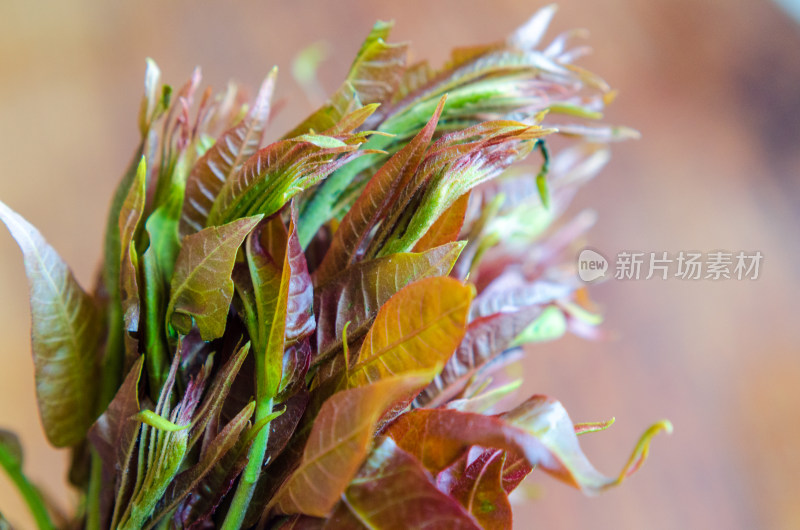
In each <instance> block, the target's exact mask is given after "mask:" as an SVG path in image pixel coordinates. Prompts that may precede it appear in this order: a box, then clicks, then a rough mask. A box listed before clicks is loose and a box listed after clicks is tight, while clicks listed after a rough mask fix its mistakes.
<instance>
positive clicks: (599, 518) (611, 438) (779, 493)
mask: <svg viewBox="0 0 800 530" xmlns="http://www.w3.org/2000/svg"><path fill="white" fill-rule="evenodd" d="M537 7H538V4H537V3H535V2H528V1H499V0H495V1H493V2H464V1H458V0H452V1H430V0H424V1H416V0H414V1H410V0H405V1H404V2H392V3H390V2H355V1H344V0H338V1H336V2H324V3H323V2H319V3H312V2H309V1H305V0H298V1H293V2H285V1H284V2H277V1H276V2H266V1H255V0H248V1H239V2H221V1H218V2H211V1H205V2H197V1H195V2H189V1H188V0H187V1H171V2H163V1H156V0H139V1H137V2H107V1H106V2H91V1H88V0H74V1H72V2H69V3H65V2H24V1H22V0H11V1H9V0H6V1H5V2H2V3H0V162H2V164H1V165H0V198H2V200H3V201H5V202H7V203H8V204H9V205H11V206H12V207H13V208H15V209H17V210H18V211H19V212H20V213H22V214H23V215H24V216H26V217H27V218H28V219H29V220H30V221H31V222H33V223H34V224H35V225H36V226H38V227H39V229H40V230H41V231H42V233H43V234H44V235H45V237H47V238H48V240H49V241H50V242H51V243H52V244H53V245H54V246H55V247H56V248H57V249H58V250H59V252H61V254H62V256H63V257H64V258H65V259H66V260H67V261H68V262H69V263H70V264H71V265H72V267H73V268H74V270H75V272H76V275H77V277H78V278H79V280H80V281H81V282H83V284H84V285H88V284H90V283H91V280H92V277H93V275H94V273H95V270H96V267H97V264H98V261H99V256H100V245H101V240H102V227H103V224H104V218H105V214H106V208H107V205H108V201H109V198H110V196H111V192H112V189H113V187H114V186H115V185H116V182H117V179H118V176H119V174H120V172H121V171H122V169H123V168H124V166H125V165H126V164H127V161H128V158H129V156H130V154H131V152H132V149H133V146H134V142H135V140H136V135H137V131H136V121H135V120H136V113H137V110H138V104H139V97H140V87H141V79H142V73H143V70H144V58H145V57H147V56H151V57H153V58H155V59H156V60H157V61H158V63H159V65H160V66H161V68H162V71H163V72H164V77H165V79H166V80H167V81H168V82H172V83H179V82H181V81H182V80H183V79H184V78H186V77H187V76H188V75H189V74H190V72H191V68H192V67H193V66H194V65H195V64H201V65H202V66H203V70H204V73H205V80H206V82H209V83H211V84H212V85H214V86H216V87H221V86H223V85H224V82H225V80H226V79H228V78H229V77H235V78H237V79H239V80H241V81H243V82H246V83H249V84H250V85H253V86H254V85H256V83H257V82H258V81H259V79H260V78H261V76H263V75H264V74H265V73H266V72H267V71H268V69H269V68H270V67H271V66H272V65H273V64H277V65H278V66H279V67H280V69H281V75H280V80H279V86H280V88H279V91H278V95H279V97H283V98H286V99H287V105H286V107H285V109H284V110H283V112H282V114H281V115H280V116H279V118H278V119H277V120H276V122H275V124H274V127H273V129H272V132H273V134H275V135H277V134H278V133H279V132H280V131H281V130H282V129H285V128H286V127H287V126H289V125H290V124H291V123H293V122H294V121H296V120H297V119H298V118H300V117H302V116H303V115H304V114H305V113H306V112H308V111H309V110H310V107H309V104H308V102H307V101H306V100H305V98H304V97H303V96H302V95H301V94H300V93H299V92H298V91H297V88H296V86H295V84H294V82H293V81H292V80H291V78H290V64H291V58H292V56H293V55H292V54H293V53H294V52H296V51H297V50H299V49H301V48H302V47H304V46H306V45H308V44H309V43H311V42H314V41H318V40H323V41H327V42H328V43H329V46H330V51H331V53H332V55H333V56H334V57H332V58H331V59H330V60H328V61H327V62H326V63H325V65H324V67H323V69H322V76H323V81H324V82H325V83H326V87H327V88H329V89H330V88H332V87H334V86H335V85H336V79H338V78H339V77H340V76H341V75H343V72H344V71H345V70H346V68H347V66H348V63H349V60H350V58H351V57H352V54H353V53H354V52H355V50H356V49H357V46H358V44H359V41H360V40H361V39H362V38H363V35H365V34H366V32H367V31H368V29H369V27H370V26H371V24H372V22H373V21H374V20H375V19H378V18H381V19H395V20H396V22H397V24H396V27H395V28H396V29H395V33H394V35H395V37H396V38H397V39H398V40H406V39H408V40H411V41H413V50H414V54H415V56H416V57H422V56H425V57H430V58H432V59H433V61H434V63H437V62H440V61H442V60H444V58H445V57H446V53H447V51H448V50H449V48H451V47H452V46H455V45H460V44H475V43H480V42H484V41H489V40H496V39H499V38H502V37H503V36H504V35H505V34H506V33H507V32H508V31H510V30H511V29H512V28H514V27H515V26H516V25H517V24H519V23H521V22H523V21H524V20H525V19H526V18H527V17H528V16H529V15H530V14H531V13H532V12H533V11H534V10H535V9H536V8H537ZM576 26H578V27H588V28H590V29H591V32H592V37H591V41H590V42H591V44H592V45H593V47H594V48H595V54H594V55H593V56H591V57H588V58H587V59H585V60H584V64H585V65H586V66H588V67H590V68H591V69H593V70H595V71H597V72H598V73H600V74H602V75H603V76H604V77H605V78H606V79H607V80H608V81H609V82H610V83H611V84H612V85H613V86H614V87H616V88H619V89H620V97H619V98H618V100H617V103H616V104H615V105H614V106H612V107H611V109H610V111H609V113H608V115H607V117H608V119H609V120H611V121H614V122H618V123H624V124H626V125H630V126H632V127H635V128H637V129H639V130H640V131H641V132H642V133H643V139H642V140H640V141H638V142H631V143H627V144H624V145H619V146H617V148H616V149H615V155H614V160H613V161H612V163H611V165H610V166H609V167H608V168H607V170H606V171H605V172H604V173H603V174H602V175H601V177H600V178H599V179H598V180H597V181H595V182H593V183H592V184H590V186H589V187H588V188H587V189H585V190H584V192H583V194H582V195H581V196H580V197H579V200H578V204H577V205H576V209H575V210H574V211H577V207H578V206H591V207H592V208H594V209H596V210H597V211H598V213H599V215H600V220H599V224H598V225H597V227H596V228H595V229H594V230H593V231H592V233H591V236H590V241H591V243H592V245H593V246H594V247H596V248H598V249H600V250H601V251H603V252H605V253H606V254H607V255H613V254H615V253H616V252H617V251H618V250H622V249H627V250H642V251H669V252H678V251H680V250H699V251H711V250H716V249H725V250H730V251H739V250H746V251H755V250H760V251H761V252H762V253H763V255H764V262H763V264H762V270H761V278H760V279H759V280H757V281H755V282H745V281H742V282H737V281H727V282H717V283H715V282H711V281H700V282H679V281H677V280H669V281H666V282H662V281H657V280H650V281H640V282H628V283H621V282H609V283H607V284H604V285H601V286H599V287H597V289H595V290H594V297H595V298H596V299H597V301H598V302H599V303H600V304H602V306H603V308H604V310H605V312H606V315H607V320H606V326H607V328H608V329H609V330H611V331H612V332H613V333H614V334H615V335H616V339H615V340H613V341H610V342H605V343H600V344H595V343H587V342H585V341H582V340H578V339H575V338H569V339H567V340H564V341H561V342H558V343H555V344H547V345H543V346H539V347H537V348H534V349H533V350H532V351H531V354H530V356H529V358H528V359H527V360H526V363H525V370H526V374H527V377H528V385H527V390H528V391H530V392H539V393H546V394H550V395H553V396H555V397H557V398H559V399H561V400H562V402H563V403H564V404H565V406H566V407H567V409H568V410H569V411H570V412H571V414H572V417H573V419H574V420H576V421H593V420H600V419H605V418H608V417H609V416H616V418H617V424H616V425H615V426H614V427H613V428H612V429H611V430H609V431H606V432H604V433H601V434H595V435H590V436H589V437H585V438H583V439H582V442H583V444H584V447H585V449H586V452H587V453H588V454H589V456H590V458H592V460H593V461H594V462H595V463H596V465H597V466H598V468H600V469H601V470H602V471H605V472H607V473H614V472H616V471H617V470H618V469H620V467H621V466H622V465H623V464H624V462H625V460H626V458H627V456H628V452H629V451H630V449H631V448H632V446H633V443H634V442H635V439H636V438H637V437H638V436H639V434H640V433H641V431H643V429H644V428H645V427H646V426H647V424H648V423H649V422H650V421H653V420H656V419H660V418H662V417H666V418H670V419H671V420H672V421H673V423H674V424H675V433H674V434H673V435H672V436H671V437H660V438H658V439H656V440H655V441H654V444H653V448H652V452H651V459H650V461H649V462H648V463H647V464H646V466H645V467H644V468H643V469H642V471H641V472H640V473H639V474H638V475H637V476H635V477H633V478H632V479H631V480H630V481H629V482H628V483H626V484H625V485H623V486H622V487H621V488H619V489H617V490H614V491H612V492H609V493H608V494H606V495H603V496H602V497H599V498H587V497H584V496H582V495H581V494H580V493H578V492H576V491H574V490H572V489H570V488H568V487H566V486H564V485H562V484H560V483H557V482H555V481H554V480H552V479H550V478H548V477H546V476H542V475H539V474H536V475H535V476H534V478H532V479H531V483H532V484H533V486H532V487H530V488H527V489H528V490H529V491H530V492H532V493H533V494H535V496H536V497H537V499H536V500H535V501H530V500H525V499H521V500H520V504H519V505H518V506H517V508H516V526H517V527H518V528H521V529H528V528H565V529H569V528H588V527H592V528H601V529H606V528H608V529H620V528H624V529H628V528H631V529H680V528H724V529H738V528H741V529H750V528H787V529H788V528H798V527H800V505H798V504H797V502H796V499H797V498H798V497H800V489H799V488H798V481H797V478H796V477H797V476H798V475H799V474H800V456H798V454H800V453H798V451H797V450H796V447H797V439H798V435H800V427H798V426H799V425H800V422H798V420H799V419H800V412H798V411H799V410H800V408H799V407H798V404H800V391H798V386H800V357H799V356H798V345H800V331H799V330H800V326H798V324H797V322H796V319H797V316H798V312H797V302H796V294H797V292H798V281H797V275H798V272H797V271H798V270H800V267H798V260H800V248H799V246H798V237H797V232H796V227H797V225H798V221H800V207H799V206H800V205H799V204H798V201H799V200H800V199H799V198H798V192H799V191H800V179H799V178H798V176H799V175H798V173H799V172H800V149H798V145H800V91H798V88H797V87H798V85H800V62H798V56H797V49H798V48H800V28H798V26H796V25H793V23H792V22H791V21H790V20H789V19H788V18H786V17H784V16H783V15H782V14H781V13H780V12H779V11H778V10H777V8H775V7H773V5H772V4H771V3H768V2H755V1H746V0H726V1H722V0H696V1H689V0H669V1H667V0H658V1H651V0H607V1H599V2H598V1H590V0H566V1H564V2H562V5H561V10H560V12H559V14H558V16H557V19H556V22H555V28H556V29H558V30H560V29H566V28H568V27H576ZM27 304H28V303H27V286H26V283H25V280H24V272H23V268H22V260H21V258H20V256H19V253H18V249H17V248H16V246H15V245H14V243H13V241H12V239H11V238H10V237H9V236H8V235H6V232H5V231H0V345H2V349H0V359H2V364H1V365H0V366H2V368H0V426H2V427H4V428H10V429H13V430H15V431H16V432H18V433H19V434H20V436H21V437H22V440H23V442H24V444H25V447H26V452H27V455H26V456H27V459H26V464H25V467H26V470H27V471H28V473H29V474H30V476H31V477H32V478H33V479H34V480H35V481H36V482H37V483H39V484H41V485H42V487H43V488H44V489H45V490H46V491H47V492H48V493H50V494H51V495H52V496H53V497H54V498H55V499H56V500H57V502H59V503H60V504H61V505H62V506H64V507H67V506H69V503H71V502H72V501H73V500H74V499H73V498H72V496H71V495H69V494H68V493H65V491H66V490H65V487H64V486H63V476H64V473H65V469H66V463H65V454H64V453H63V452H59V451H55V450H53V449H51V448H49V447H48V446H47V444H46V442H45V440H44V437H43V435H42V433H41V428H40V425H39V421H38V418H37V412H36V406H35V402H34V396H33V371H32V366H31V361H30V353H29V344H28V341H29V335H28V327H29V317H28V305H27ZM0 510H2V511H3V512H4V513H5V514H6V516H7V517H8V518H9V519H10V520H11V521H12V522H14V523H15V524H16V525H17V526H18V527H19V528H30V527H31V520H30V518H29V517H28V516H27V514H26V512H25V509H24V508H23V507H22V506H21V505H20V500H19V499H18V498H17V496H16V494H15V493H14V492H13V490H12V489H11V488H10V486H9V484H8V483H7V481H6V480H5V478H0Z"/></svg>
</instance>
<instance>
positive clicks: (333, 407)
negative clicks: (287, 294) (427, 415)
mask: <svg viewBox="0 0 800 530" xmlns="http://www.w3.org/2000/svg"><path fill="white" fill-rule="evenodd" d="M432 376H433V373H432V372H429V373H422V374H420V373H417V374H407V375H403V376H400V377H394V378H389V379H383V380H381V381H379V382H377V383H375V384H372V385H369V386H364V387H359V388H353V389H350V390H344V391H342V392H339V393H337V394H334V395H333V396H332V397H331V398H330V399H328V401H326V402H325V404H324V405H323V406H322V409H321V410H320V412H319V414H318V415H317V417H316V419H315V420H314V424H313V428H312V429H311V433H310V435H309V438H308V442H307V443H306V446H305V450H304V452H303V457H302V460H301V462H300V465H299V467H298V468H297V469H296V470H295V471H294V473H293V474H292V475H291V476H290V477H289V479H288V480H287V481H286V482H285V483H284V484H283V486H282V487H281V489H280V491H279V492H278V493H277V494H276V495H275V497H274V498H273V504H274V506H275V507H276V508H277V509H278V510H279V511H280V512H282V513H287V514H292V513H304V514H308V515H315V516H319V517H324V516H326V515H328V513H329V512H330V510H331V509H332V508H333V506H334V504H336V501H337V500H338V499H339V496H340V495H341V494H342V492H343V491H344V490H345V488H346V487H347V485H348V484H349V483H350V480H351V479H352V478H353V476H354V475H355V474H356V472H357V471H358V468H359V467H360V466H361V463H362V462H363V460H364V458H365V457H366V456H367V453H368V452H369V447H370V444H371V440H372V436H373V434H374V430H375V426H376V425H377V423H378V420H379V419H380V418H381V416H382V415H383V414H384V412H385V411H386V410H387V409H388V408H390V407H391V405H392V404H393V403H394V402H395V401H398V400H400V399H403V398H406V397H408V396H409V395H411V394H413V393H414V392H415V391H418V390H419V389H420V388H421V387H422V386H424V385H425V384H426V383H427V382H428V381H429V380H430V378H431V377H432Z"/></svg>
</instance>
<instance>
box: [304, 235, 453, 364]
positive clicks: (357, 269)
mask: <svg viewBox="0 0 800 530" xmlns="http://www.w3.org/2000/svg"><path fill="white" fill-rule="evenodd" d="M462 248H463V244H461V243H449V244H447V245H442V246H440V247H436V248H433V249H431V250H428V251H426V252H421V253H418V254H415V253H404V254H395V255H392V256H387V257H385V258H378V259H375V260H370V261H365V262H362V263H359V264H357V265H355V266H353V267H351V268H349V269H348V270H346V271H344V272H342V273H341V274H340V275H339V276H336V277H334V278H333V279H332V280H331V281H330V282H329V283H328V284H327V285H325V286H322V287H321V288H319V289H317V292H316V293H315V307H316V311H317V352H318V359H325V358H327V357H329V356H330V355H331V354H332V353H334V352H335V351H336V350H338V349H340V348H341V345H342V330H343V329H344V325H345V324H346V323H347V322H350V327H349V328H348V331H347V333H348V339H350V340H355V339H358V338H359V337H362V336H363V335H364V334H365V333H366V332H367V329H368V328H369V325H370V324H371V322H372V319H374V318H375V316H376V315H377V314H378V310H379V309H380V308H381V307H382V306H383V304H385V303H386V302H387V301H388V300H389V298H391V297H392V296H393V295H394V294H395V293H397V292H398V291H399V290H400V289H402V288H403V287H405V286H406V285H408V284H409V283H411V282H414V281H417V280H421V279H424V278H430V277H434V276H445V275H447V274H448V273H449V272H450V269H451V268H452V267H453V264H454V263H455V261H456V259H458V254H459V253H460V252H461V249H462Z"/></svg>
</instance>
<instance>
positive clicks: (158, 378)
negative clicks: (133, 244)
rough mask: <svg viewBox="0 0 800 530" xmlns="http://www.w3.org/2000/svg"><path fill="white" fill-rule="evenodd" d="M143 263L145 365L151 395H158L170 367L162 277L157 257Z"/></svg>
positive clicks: (147, 259)
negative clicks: (166, 341) (165, 338)
mask: <svg viewBox="0 0 800 530" xmlns="http://www.w3.org/2000/svg"><path fill="white" fill-rule="evenodd" d="M142 261H144V277H145V279H144V281H145V285H146V286H147V288H146V289H145V351H146V352H147V355H146V356H145V363H147V375H148V378H149V380H150V381H149V382H150V391H151V394H152V395H158V393H159V392H160V391H161V387H162V385H163V384H164V377H165V372H166V367H167V366H168V365H169V362H168V360H167V357H168V356H167V347H166V345H165V344H164V335H163V328H162V323H163V322H164V318H165V317H164V314H163V313H164V312H163V310H162V309H161V308H162V307H163V306H164V304H163V303H162V300H161V298H162V296H161V292H162V291H161V289H160V288H159V281H160V275H159V270H158V264H157V263H156V258H155V256H153V255H151V254H145V255H144V257H143V258H142Z"/></svg>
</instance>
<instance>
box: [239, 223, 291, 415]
mask: <svg viewBox="0 0 800 530" xmlns="http://www.w3.org/2000/svg"><path fill="white" fill-rule="evenodd" d="M264 228H265V229H264V230H263V231H257V232H254V233H253V234H251V235H250V237H248V238H247V247H246V249H247V264H248V267H249V269H250V279H251V281H252V282H253V294H254V299H255V307H256V315H257V320H256V323H257V328H256V329H255V330H252V332H255V340H256V351H255V354H256V355H257V356H258V357H259V358H260V359H259V360H260V361H261V362H259V363H257V367H259V366H260V367H261V369H263V371H264V373H263V374H259V377H257V379H256V380H257V381H258V382H260V383H261V384H262V385H264V386H263V388H262V389H261V392H259V391H258V390H257V395H258V396H259V397H262V398H265V399H269V398H271V397H274V396H275V394H277V392H278V387H279V385H280V381H281V375H282V372H283V352H284V345H285V341H286V312H287V304H288V299H289V283H290V280H291V274H292V271H291V267H290V266H289V254H288V252H287V248H286V245H288V241H289V240H290V239H291V238H292V236H294V225H293V224H292V225H291V227H290V232H291V233H290V234H288V235H283V237H282V238H281V237H280V236H278V237H279V239H283V241H285V243H284V244H283V245H280V243H279V244H278V245H277V246H278V248H277V249H275V250H274V251H273V253H271V254H268V253H267V252H266V251H265V250H264V248H263V247H262V246H261V243H260V241H259V239H260V238H259V236H260V235H262V234H264V233H269V232H274V231H275V228H277V229H279V230H281V231H283V230H285V229H284V227H283V222H282V221H281V219H280V216H274V217H272V218H271V219H270V220H268V221H267V223H266V226H265V227H264ZM256 234H258V235H256ZM284 234H285V232H284ZM294 237H295V238H296V236H294ZM280 247H283V248H280ZM278 252H280V253H279V254H278ZM252 332H251V333H252ZM257 369H258V368H257Z"/></svg>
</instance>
